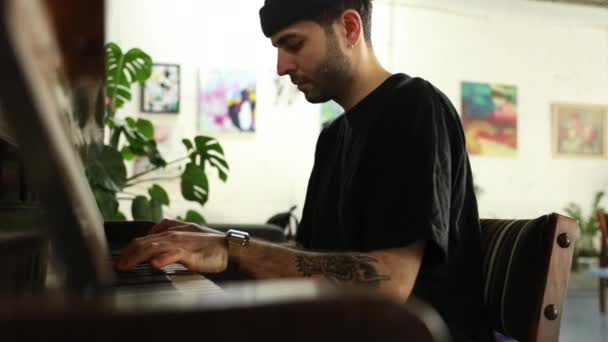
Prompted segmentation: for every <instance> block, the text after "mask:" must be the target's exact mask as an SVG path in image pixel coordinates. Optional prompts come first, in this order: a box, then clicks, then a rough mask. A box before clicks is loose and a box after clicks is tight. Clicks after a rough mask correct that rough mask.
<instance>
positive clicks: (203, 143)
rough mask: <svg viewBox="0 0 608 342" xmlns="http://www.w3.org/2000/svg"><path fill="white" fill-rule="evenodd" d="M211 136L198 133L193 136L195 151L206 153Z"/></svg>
mask: <svg viewBox="0 0 608 342" xmlns="http://www.w3.org/2000/svg"><path fill="white" fill-rule="evenodd" d="M212 140H213V138H211V137H206V136H204V135H199V136H196V137H194V144H195V146H196V151H197V152H198V153H206V152H207V149H208V147H207V143H208V142H210V141H212Z"/></svg>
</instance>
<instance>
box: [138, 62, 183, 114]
mask: <svg viewBox="0 0 608 342" xmlns="http://www.w3.org/2000/svg"><path fill="white" fill-rule="evenodd" d="M179 102H180V70H179V65H176V64H154V65H153V66H152V75H151V76H150V78H149V79H148V80H147V81H146V82H145V83H144V84H143V86H142V87H141V111H142V112H144V113H179V104H180V103H179Z"/></svg>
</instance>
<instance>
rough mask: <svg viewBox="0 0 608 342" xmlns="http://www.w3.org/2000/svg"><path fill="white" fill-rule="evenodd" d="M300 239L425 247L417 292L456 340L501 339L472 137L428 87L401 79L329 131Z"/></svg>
mask: <svg viewBox="0 0 608 342" xmlns="http://www.w3.org/2000/svg"><path fill="white" fill-rule="evenodd" d="M296 240H297V241H298V242H299V243H300V244H301V245H302V246H303V247H304V248H306V249H312V250H323V251H358V252H368V251H373V250H378V249H386V248H394V247H404V246H407V245H409V244H410V243H412V242H415V241H417V240H424V241H426V242H427V248H426V252H425V255H424V258H423V261H422V265H421V269H420V272H419V275H418V278H417V280H416V284H415V286H414V290H413V295H414V296H415V297H417V298H420V299H422V300H424V301H426V302H427V303H430V304H431V305H433V306H434V307H435V308H436V309H437V310H438V311H439V313H440V314H441V315H442V316H443V318H444V320H445V321H446V322H447V324H448V326H449V328H450V330H451V332H452V334H453V338H454V340H455V341H492V340H493V338H492V337H491V336H492V335H491V332H490V328H489V325H488V324H487V323H486V320H485V318H484V315H483V313H482V302H481V298H482V296H481V294H482V292H481V251H480V226H479V215H478V212H477V201H476V199H475V194H474V192H473V180H472V176H471V169H470V164H469V160H468V156H467V154H466V150H465V142H464V134H463V130H462V126H461V123H460V119H459V117H458V113H457V112H456V110H455V109H454V107H453V106H452V104H451V103H450V101H449V100H448V99H447V97H446V96H445V95H444V94H443V93H441V92H440V91H439V90H438V89H436V88H435V87H434V86H433V85H431V84H430V83H429V82H427V81H425V80H423V79H420V78H411V77H409V76H407V75H404V74H396V75H393V76H391V77H390V78H389V79H387V80H386V81H385V82H384V83H382V84H381V85H380V86H379V87H378V88H376V89H375V90H374V91H373V92H372V93H371V94H369V95H368V96H367V97H366V98H365V99H363V100H362V101H361V102H360V103H359V104H357V105H356V106H355V107H354V108H352V109H351V110H350V111H348V112H346V113H345V114H344V115H342V116H340V117H338V118H337V119H336V120H335V121H334V122H332V123H331V124H330V125H329V126H328V127H326V128H325V129H324V130H323V131H322V132H321V135H320V136H319V140H318V142H317V149H316V153H315V164H314V167H313V170H312V174H311V177H310V181H309V184H308V192H307V195H306V203H305V205H304V212H303V217H302V221H301V224H300V226H299V228H298V232H297V237H296Z"/></svg>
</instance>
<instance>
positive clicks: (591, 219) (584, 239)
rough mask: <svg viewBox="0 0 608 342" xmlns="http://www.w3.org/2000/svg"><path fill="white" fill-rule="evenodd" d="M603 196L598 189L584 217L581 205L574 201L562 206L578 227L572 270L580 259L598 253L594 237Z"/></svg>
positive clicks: (596, 233)
mask: <svg viewBox="0 0 608 342" xmlns="http://www.w3.org/2000/svg"><path fill="white" fill-rule="evenodd" d="M603 197H604V192H603V191H598V192H597V193H596V194H595V196H594V197H593V201H592V203H591V211H590V212H589V215H588V216H586V217H585V216H584V214H583V210H582V209H581V206H580V205H578V204H576V203H570V204H568V206H567V207H566V208H564V211H565V212H566V213H567V214H568V215H569V216H570V217H572V218H574V219H575V220H577V221H578V227H579V231H578V236H577V239H576V244H575V246H574V260H573V262H572V268H573V270H577V269H578V268H579V267H580V266H581V259H583V258H592V257H596V256H597V255H598V251H597V249H596V247H595V238H596V237H597V235H598V233H599V230H600V229H599V223H598V218H597V217H598V216H597V215H598V211H599V210H600V202H601V200H602V198H603Z"/></svg>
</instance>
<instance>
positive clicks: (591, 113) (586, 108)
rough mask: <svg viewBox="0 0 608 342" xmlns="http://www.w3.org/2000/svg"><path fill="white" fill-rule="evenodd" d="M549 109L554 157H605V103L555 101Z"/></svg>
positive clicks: (607, 112)
mask: <svg viewBox="0 0 608 342" xmlns="http://www.w3.org/2000/svg"><path fill="white" fill-rule="evenodd" d="M551 111H552V126H553V127H552V146H553V155H554V156H555V157H572V158H606V157H607V155H608V153H607V152H608V151H607V147H608V144H607V140H606V138H607V136H606V132H607V130H606V125H607V124H608V122H607V121H606V120H607V115H608V106H597V105H585V104H570V103H555V104H553V105H552V106H551Z"/></svg>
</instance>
